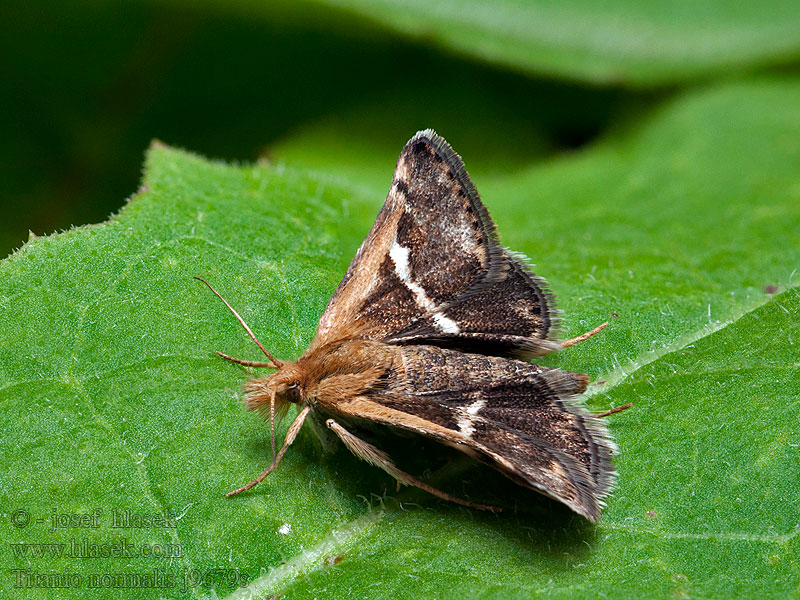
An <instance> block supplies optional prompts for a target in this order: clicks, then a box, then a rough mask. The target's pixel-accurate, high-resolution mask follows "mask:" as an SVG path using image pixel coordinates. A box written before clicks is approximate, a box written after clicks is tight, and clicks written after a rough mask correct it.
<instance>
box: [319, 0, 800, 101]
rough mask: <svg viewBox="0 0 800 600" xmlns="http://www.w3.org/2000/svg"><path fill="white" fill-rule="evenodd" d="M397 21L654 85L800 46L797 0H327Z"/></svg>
mask: <svg viewBox="0 0 800 600" xmlns="http://www.w3.org/2000/svg"><path fill="white" fill-rule="evenodd" d="M317 4H320V5H327V6H333V7H339V8H342V9H345V10H348V11H352V12H353V13H355V14H357V15H361V16H364V17H368V18H370V19H373V20H374V21H376V22H379V23H382V24H383V25H385V26H386V27H388V28H391V29H394V30H397V31H401V32H404V33H407V34H410V35H412V36H414V37H416V38H420V39H429V40H433V41H434V42H436V43H438V44H441V45H442V46H445V47H449V48H452V49H454V50H457V51H458V52H460V53H463V54H466V55H469V56H473V57H476V58H479V59H481V60H485V61H489V62H492V63H497V64H502V65H507V66H509V67H511V68H513V69H518V70H521V71H526V72H531V73H539V74H547V75H552V76H557V77H568V78H572V79H577V80H582V81H589V82H595V83H606V84H609V83H610V84H615V85H620V84H621V85H631V86H653V85H663V84H668V83H675V82H682V81H685V80H692V79H697V78H705V77H709V76H714V75H719V74H721V73H728V72H731V71H740V70H743V69H751V68H754V67H759V66H765V65H774V64H780V63H785V62H788V61H790V60H796V59H797V58H798V56H800V12H798V11H797V5H796V4H795V3H794V2H791V1H787V0H770V1H768V2H766V3H764V2H760V3H758V4H753V3H741V4H736V5H733V4H732V3H731V2H726V1H725V0H701V1H697V2H683V3H679V4H678V3H675V2H669V1H666V0H650V1H648V2H636V1H632V0H615V1H613V2H602V3H601V2H591V1H587V0H584V1H581V2H552V1H549V0H535V1H529V2H518V1H514V0H503V1H498V0H493V1H487V0H469V1H464V0H461V1H458V2H454V1H450V2H426V1H424V0H403V1H402V2H400V1H398V0H383V1H378V2H376V1H375V0H318V1H317Z"/></svg>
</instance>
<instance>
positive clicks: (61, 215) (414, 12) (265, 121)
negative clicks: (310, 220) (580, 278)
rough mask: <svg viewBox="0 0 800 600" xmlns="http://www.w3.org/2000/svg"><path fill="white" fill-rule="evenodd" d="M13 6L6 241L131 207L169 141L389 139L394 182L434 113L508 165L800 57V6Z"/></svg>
mask: <svg viewBox="0 0 800 600" xmlns="http://www.w3.org/2000/svg"><path fill="white" fill-rule="evenodd" d="M3 4H4V6H3V8H2V21H1V22H0V48H1V49H2V56H3V59H2V63H3V64H2V75H3V76H2V81H3V84H2V88H3V91H2V92H0V94H1V95H2V110H1V111H0V120H1V121H0V131H1V132H2V135H0V180H1V181H2V189H0V202H1V203H2V204H0V211H1V213H0V214H2V219H0V254H2V255H6V254H7V253H9V252H11V251H12V250H13V249H14V248H17V247H19V246H20V245H21V244H22V243H23V242H24V240H26V239H27V237H28V231H29V230H31V231H32V232H33V233H35V234H38V235H42V234H47V233H51V232H53V231H57V230H62V229H66V228H68V227H70V226H71V225H80V224H85V223H94V222H99V221H102V220H104V219H106V218H107V216H108V215H109V214H110V213H112V212H115V211H117V210H118V209H119V208H120V207H121V206H122V205H123V203H124V202H125V199H126V198H128V197H130V195H131V194H132V193H134V192H135V191H136V188H137V185H138V182H139V177H140V172H141V165H142V161H143V156H144V152H145V150H146V148H147V146H148V144H149V143H150V141H151V140H152V139H154V138H156V139H159V140H162V141H164V142H165V143H167V144H170V145H175V146H179V147H184V148H187V149H190V150H192V151H195V152H198V153H201V154H204V155H206V156H210V157H213V158H219V159H224V160H226V161H231V160H239V161H253V160H257V159H259V158H266V159H268V160H274V161H287V162H289V163H291V164H296V163H298V162H303V163H306V164H304V165H303V166H310V167H312V168H317V167H319V168H326V167H331V168H332V170H335V169H336V165H335V160H334V161H333V163H334V164H325V163H326V161H327V162H330V160H329V159H330V148H331V147H339V148H341V149H342V151H343V152H348V151H349V149H352V148H357V149H360V150H362V151H365V152H369V156H373V155H374V154H375V153H376V152H377V153H385V156H386V157H388V158H387V162H386V166H385V173H384V174H382V178H381V180H380V181H376V184H377V183H380V182H385V186H384V187H388V182H389V178H390V176H391V166H392V164H393V160H394V157H395V156H396V154H397V152H398V151H399V149H400V148H401V147H402V144H403V143H404V142H405V141H406V140H407V139H408V138H409V137H410V136H411V135H412V134H413V133H414V132H415V131H416V130H418V129H421V128H424V127H434V128H436V129H437V130H438V131H439V132H440V133H441V134H442V135H444V136H445V137H446V138H447V139H448V140H449V141H450V142H451V144H453V146H454V147H455V148H456V149H457V150H458V151H459V152H460V153H461V154H462V155H464V156H465V157H467V159H468V160H467V164H468V165H469V166H470V170H471V172H473V175H480V174H483V173H489V174H492V175H495V174H498V175H502V174H503V173H504V172H513V171H514V169H515V168H517V167H519V166H521V165H529V164H531V163H532V162H535V161H536V160H539V159H541V160H547V159H548V157H551V156H553V155H554V154H559V153H563V152H569V151H573V150H575V149H577V148H580V147H582V146H583V145H585V144H589V143H591V142H592V141H593V140H595V139H597V138H598V137H599V136H600V137H602V136H603V135H608V134H609V132H611V134H613V132H614V131H615V130H618V129H620V128H625V127H627V126H628V125H629V124H630V123H631V122H635V119H636V117H637V116H640V115H641V114H642V112H647V111H648V110H651V109H652V108H653V107H655V106H657V105H658V104H659V103H661V102H662V101H664V100H665V99H667V98H669V97H670V96H674V95H675V94H678V93H680V92H681V90H682V89H684V88H685V87H687V86H697V85H704V84H706V83H707V82H708V81H710V80H713V79H715V78H716V79H719V78H730V77H735V76H740V75H741V74H743V73H750V72H752V71H754V70H764V69H773V70H774V69H781V70H783V71H793V70H794V69H795V64H796V62H795V61H796V60H797V57H798V55H799V53H800V17H798V14H797V13H800V11H797V10H796V3H794V2H783V3H782V2H772V3H766V4H759V7H752V8H751V7H747V6H740V5H738V4H734V3H730V2H728V3H726V2H711V1H706V2H701V3H692V4H691V5H686V6H683V7H681V6H679V5H677V4H675V3H661V2H648V3H626V2H621V1H616V2H611V3H604V5H603V6H602V7H599V6H595V5H594V4H593V3H588V2H587V3H585V4H582V3H571V4H569V5H563V4H559V3H548V2H543V1H538V2H532V3H527V4H518V3H514V2H499V3H487V2H476V1H468V2H460V3H448V2H444V3H423V2H403V3H400V2H391V1H384V2H366V1H359V0H340V1H330V2H318V3H311V2H297V3H280V2H278V3H273V2H270V3H263V4H262V3H258V2H252V1H246V0H237V1H235V2H227V3H223V2H212V1H207V2H196V3H192V4H191V5H190V4H188V3H183V2H179V1H173V2H165V1H162V2H155V1H153V2H146V1H132V2H125V3H112V2H100V1H96V2H92V1H88V2H87V1H78V2H70V3H57V2H40V3H31V2H20V1H18V0H10V1H7V2H4V3H3ZM320 136H322V138H324V139H325V143H324V144H322V146H324V147H325V148H324V150H321V151H320V156H314V148H315V147H317V146H318V144H317V142H318V140H319V139H320ZM332 140H333V142H332ZM331 143H333V144H334V146H331ZM299 146H301V147H303V148H304V150H303V151H302V152H299V153H298V152H295V151H294V150H293V149H295V148H297V147H299ZM380 156H381V157H382V156H383V154H380ZM354 162H356V163H357V161H354ZM344 174H345V175H346V174H347V173H346V172H345V173H344Z"/></svg>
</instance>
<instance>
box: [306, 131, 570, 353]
mask: <svg viewBox="0 0 800 600" xmlns="http://www.w3.org/2000/svg"><path fill="white" fill-rule="evenodd" d="M554 313H555V309H554V308H553V303H552V298H551V296H550V295H549V293H548V292H547V290H546V287H545V285H544V283H543V281H542V280H541V279H539V278H537V277H536V276H535V275H533V274H532V273H531V272H530V270H529V268H528V267H527V265H525V264H524V261H523V260H521V259H520V258H519V257H518V256H516V255H514V254H513V253H511V252H509V251H508V250H506V249H505V248H503V247H502V246H500V245H499V243H498V241H497V236H496V234H495V226H494V223H493V222H492V220H491V218H490V217H489V213H488V212H487V210H486V208H485V207H484V206H483V203H482V202H481V200H480V197H479V195H478V192H477V191H476V189H475V186H474V185H473V184H472V182H471V181H470V178H469V175H468V174H467V171H466V169H465V168H464V164H463V163H462V161H461V159H460V157H459V156H458V155H457V154H456V153H455V152H454V151H453V149H452V148H451V147H450V146H449V145H448V144H447V142H446V141H445V140H444V139H443V138H441V137H440V136H438V135H436V134H435V133H434V132H433V131H432V130H425V131H421V132H419V133H417V134H416V135H415V136H414V137H413V138H412V139H411V140H410V141H409V142H408V144H406V146H405V148H403V151H402V152H401V153H400V157H399V158H398V161H397V166H396V168H395V173H394V179H393V181H392V187H391V189H390V190H389V194H388V196H387V198H386V202H385V204H384V206H383V208H382V209H381V211H380V213H379V214H378V217H377V219H376V221H375V224H374V225H373V226H372V229H371V230H370V232H369V234H368V235H367V237H366V239H365V240H364V243H363V244H362V245H361V247H360V248H359V250H358V252H357V253H356V256H355V258H354V259H353V261H352V262H351V264H350V267H349V268H348V270H347V273H346V275H345V277H344V279H343V280H342V282H341V283H340V284H339V287H338V288H337V290H336V293H335V294H334V296H333V298H331V300H330V302H329V304H328V307H327V309H326V310H325V313H324V314H323V315H322V318H321V319H320V322H319V326H318V328H317V339H316V340H315V343H314V345H315V346H321V345H324V344H325V343H327V342H330V341H333V340H337V339H343V338H350V337H355V336H358V337H362V338H365V339H372V340H382V341H387V342H390V343H397V344H404V343H416V344H418V343H425V342H429V343H441V344H443V345H450V346H454V347H459V348H460V347H464V348H473V347H474V348H480V349H481V351H485V352H487V353H496V354H506V353H523V354H529V355H533V354H542V353H544V352H548V351H550V350H553V349H556V348H557V347H558V344H557V343H555V342H552V341H550V340H548V339H547V337H548V333H549V332H550V331H551V328H552V326H553V324H554V321H555V319H554Z"/></svg>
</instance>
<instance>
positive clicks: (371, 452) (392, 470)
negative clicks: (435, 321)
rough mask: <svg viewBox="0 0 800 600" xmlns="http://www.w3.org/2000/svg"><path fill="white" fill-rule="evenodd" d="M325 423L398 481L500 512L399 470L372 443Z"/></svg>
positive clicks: (350, 447)
mask: <svg viewBox="0 0 800 600" xmlns="http://www.w3.org/2000/svg"><path fill="white" fill-rule="evenodd" d="M326 425H327V426H328V427H329V428H330V429H332V430H333V432H334V433H335V434H336V435H338V436H339V439H340V440H342V442H343V443H344V445H345V446H347V449H348V450H350V452H352V453H353V454H355V455H356V456H357V457H358V458H360V459H361V460H363V461H366V462H368V463H369V464H371V465H375V466H376V467H380V468H381V469H383V470H384V471H386V472H387V473H389V475H391V476H392V477H394V478H395V479H397V481H399V482H400V483H403V484H405V485H413V486H414V487H418V488H419V489H421V490H425V491H426V492H428V493H429V494H433V495H434V496H437V497H439V498H441V499H442V500H447V501H449V502H455V503H456V504H462V505H464V506H469V507H471V508H477V509H479V510H488V511H492V512H500V511H501V510H503V509H502V508H500V507H497V506H490V505H488V504H478V503H476V502H470V501H469V500H464V499H463V498H459V497H457V496H453V495H451V494H448V493H447V492H443V491H442V490H439V489H436V488H435V487H432V486H430V485H428V484H427V483H425V482H423V481H420V480H419V479H417V478H416V477H414V476H413V475H409V474H408V473H406V472H405V471H401V470H400V469H398V468H397V466H396V465H395V464H394V463H393V462H392V460H391V459H390V458H389V456H388V455H387V454H386V453H385V452H384V451H383V450H379V449H378V448H376V447H375V446H373V445H372V444H369V443H367V442H365V441H364V440H362V439H361V438H359V437H356V436H355V435H353V434H352V433H350V432H349V431H347V429H345V428H344V427H342V426H341V425H339V424H338V423H337V422H336V421H334V420H333V419H328V421H327V422H326Z"/></svg>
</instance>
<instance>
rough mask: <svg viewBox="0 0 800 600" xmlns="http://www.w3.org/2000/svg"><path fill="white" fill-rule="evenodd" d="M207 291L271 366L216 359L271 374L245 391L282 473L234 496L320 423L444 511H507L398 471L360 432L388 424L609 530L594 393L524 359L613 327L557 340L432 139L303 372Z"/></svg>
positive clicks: (539, 286)
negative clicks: (289, 418)
mask: <svg viewBox="0 0 800 600" xmlns="http://www.w3.org/2000/svg"><path fill="white" fill-rule="evenodd" d="M198 279H199V278H198ZM201 281H203V280H202V279H201ZM203 283H206V285H208V287H209V288H211V290H212V291H213V292H214V293H215V294H216V295H217V296H218V297H219V298H220V299H221V300H222V301H223V302H225V305H226V306H227V307H228V308H229V310H230V311H231V312H232V313H233V314H234V315H235V317H236V318H237V319H238V321H239V322H240V323H241V325H242V326H243V327H244V328H245V330H246V331H247V333H248V334H249V335H250V337H251V338H252V339H253V340H254V341H255V343H256V344H257V345H258V346H259V348H260V349H261V351H262V352H263V353H264V355H265V356H266V357H267V360H266V361H265V362H256V361H248V360H243V359H240V358H234V357H232V356H228V355H227V354H223V353H221V352H217V354H219V355H220V356H222V357H223V358H225V359H227V360H230V361H232V362H234V363H238V364H240V365H244V366H248V367H267V368H271V369H275V372H274V373H272V374H271V375H269V376H267V377H262V378H257V379H253V380H251V381H249V382H247V383H246V384H245V391H246V394H245V398H246V405H247V408H248V409H250V410H255V411H258V412H259V413H261V414H263V415H264V416H265V417H268V418H269V421H270V430H271V434H272V454H273V459H272V462H271V464H270V465H269V468H267V469H266V470H265V471H264V472H263V473H262V474H261V475H259V476H258V477H257V478H256V479H254V480H253V481H251V482H250V483H248V484H247V485H244V486H242V487H240V488H239V489H236V490H234V491H232V492H229V493H228V496H232V495H235V494H238V493H240V492H243V491H245V490H249V489H250V488H252V487H254V486H255V485H257V484H258V483H260V482H261V481H263V480H264V479H265V478H266V477H267V475H269V474H270V473H271V472H272V471H274V470H275V468H276V467H277V466H278V464H279V463H280V461H281V459H282V458H283V456H284V455H285V453H286V450H287V449H288V447H289V446H290V445H291V444H292V442H293V441H294V439H295V438H296V436H297V434H298V432H299V431H300V429H301V427H302V426H303V423H304V422H305V420H306V419H307V418H309V417H311V418H312V419H315V420H317V422H318V423H320V424H322V425H323V426H324V427H327V428H329V429H330V430H331V431H332V432H333V433H334V434H335V436H337V437H338V438H339V439H340V440H341V442H342V443H344V445H345V446H346V447H347V449H348V450H350V451H351V452H352V453H353V454H355V455H356V456H357V457H358V458H360V459H363V460H365V461H366V462H368V463H371V464H373V465H375V466H378V467H380V468H382V469H384V470H385V471H386V472H387V473H389V474H390V475H392V476H393V477H394V478H396V479H397V481H398V482H399V483H402V484H405V485H411V486H416V487H418V488H421V489H423V490H426V491H427V492H430V493H431V494H433V495H435V496H438V497H439V498H443V499H445V500H449V501H452V502H456V503H459V504H462V505H466V506H470V507H474V508H480V509H488V510H498V509H497V508H496V507H492V506H488V505H484V504H478V503H475V502H472V501H470V500H466V499H463V498H459V497H456V496H454V495H452V494H449V493H447V492H445V491H442V490H439V489H437V488H435V487H433V486H431V485H429V484H427V483H425V482H424V481H421V480H420V479H418V478H416V477H414V476H413V475H411V474H409V473H406V472H404V471H402V470H400V469H399V468H398V467H397V466H396V465H395V463H394V461H393V460H392V459H391V458H390V457H389V456H388V455H387V454H386V453H385V452H384V451H382V450H381V449H379V448H378V447H376V446H375V445H373V444H372V443H369V442H367V441H366V440H364V439H362V435H363V434H361V433H360V432H363V431H366V430H368V429H373V428H375V427H376V426H378V427H387V428H389V429H392V430H395V431H406V432H412V433H413V434H418V435H421V436H425V437H427V438H431V439H433V440H435V441H437V442H440V443H442V444H445V445H447V446H451V447H453V448H456V449H458V450H460V451H461V452H464V453H465V454H468V455H469V456H471V457H473V458H475V459H477V460H479V461H481V462H483V463H486V464H488V465H490V466H491V467H494V468H495V469H497V470H498V471H500V472H501V473H503V474H504V475H506V476H507V477H509V478H511V479H512V480H513V481H515V482H516V483H518V484H519V485H522V486H524V487H527V488H531V489H533V490H536V491H538V492H540V493H542V494H544V495H545V496H549V497H550V498H553V499H555V500H557V501H559V502H562V503H564V504H565V505H566V506H568V507H569V508H571V509H572V510H573V511H575V512H576V513H578V514H580V515H583V516H584V517H586V518H587V519H589V520H590V521H596V520H597V519H598V518H599V516H600V509H601V506H602V504H603V498H604V497H605V496H607V494H608V493H609V490H610V488H611V486H612V482H613V479H614V476H615V473H614V470H613V467H612V464H611V460H610V457H611V454H612V452H613V451H614V445H613V443H612V442H611V440H610V438H609V435H608V433H607V430H606V427H605V425H604V423H603V422H602V421H601V420H600V419H599V418H598V417H600V416H605V414H603V415H594V416H593V415H590V414H589V413H588V412H587V411H586V410H585V408H583V407H582V406H581V405H580V404H579V402H578V401H577V395H578V394H580V393H581V392H583V391H584V390H585V389H586V387H587V385H588V382H589V379H588V377H587V376H586V375H584V374H579V373H569V372H566V371H562V370H559V369H551V368H546V367H542V366H538V365H536V364H533V363H531V362H528V361H527V360H526V359H528V358H531V357H535V356H541V355H543V354H546V353H549V352H552V351H555V350H560V349H561V348H563V347H565V346H570V345H572V344H574V343H577V342H579V341H582V340H584V339H586V338H588V337H589V336H591V335H593V334H594V333H596V332H597V331H599V330H600V329H602V328H603V327H604V326H605V325H606V324H603V325H601V326H600V327H598V328H596V329H595V330H593V331H590V332H588V333H586V334H584V335H582V336H579V337H577V338H574V339H572V340H568V341H565V342H559V341H557V340H556V339H555V331H556V328H557V327H556V326H557V324H558V320H559V319H558V317H557V314H558V313H557V311H556V309H555V306H554V301H553V295H552V294H551V293H550V292H549V290H548V288H547V285H546V284H545V281H544V280H543V279H541V278H540V277H537V276H536V275H535V274H534V273H533V272H532V271H531V269H530V268H529V266H528V265H527V263H526V261H525V259H524V257H523V256H521V255H519V254H516V253H514V252H511V251H510V250H508V249H506V248H504V247H503V246H501V245H500V243H499V241H498V237H497V233H496V231H495V224H494V222H493V221H492V219H491V218H490V216H489V213H488V212H487V210H486V208H485V207H484V205H483V203H482V202H481V199H480V197H479V195H478V192H477V190H476V189H475V186H474V185H473V184H472V182H471V181H470V178H469V175H468V174H467V171H466V169H465V168H464V164H463V162H462V161H461V158H460V157H459V156H458V155H457V154H456V153H455V152H454V151H453V149H452V148H451V147H450V145H449V144H448V143H447V142H446V141H445V140H444V139H443V138H442V137H440V136H438V135H437V134H436V133H435V132H434V131H433V130H431V129H427V130H425V131H420V132H419V133H417V134H416V135H415V136H414V137H413V138H411V140H410V141H409V142H408V143H407V144H406V146H405V147H404V148H403V150H402V152H401V153H400V157H399V159H398V161H397V165H396V168H395V172H394V177H393V181H392V186H391V189H390V190H389V194H388V196H387V198H386V202H385V204H384V205H383V208H382V209H381V210H380V212H379V213H378V216H377V219H376V220H375V223H374V225H373V226H372V229H371V230H370V231H369V234H368V235H367V237H366V239H365V240H364V242H363V243H362V245H361V247H360V248H359V250H358V252H357V253H356V255H355V258H354V259H353V261H352V262H351V263H350V266H349V268H348V269H347V273H346V274H345V276H344V279H343V280H342V282H341V283H340V284H339V286H338V288H337V289H336V292H335V293H334V295H333V297H332V298H331V300H330V302H329V303H328V306H327V308H326V309H325V312H324V314H323V315H322V318H321V319H320V321H319V325H318V327H317V332H316V337H315V338H314V340H313V342H312V343H311V345H310V346H309V348H308V350H306V352H305V353H304V354H303V355H302V356H301V357H300V358H299V359H298V360H296V361H295V362H290V361H286V360H280V359H277V358H275V357H274V356H273V355H272V354H270V352H269V351H268V350H267V349H266V348H265V347H264V345H263V344H262V343H261V342H260V341H258V339H257V338H256V336H255V335H254V334H253V332H252V331H251V330H250V328H249V327H248V326H247V324H246V323H245V322H244V320H243V319H242V318H241V317H240V316H239V314H238V313H237V312H236V311H235V310H234V309H233V308H232V307H231V306H230V304H228V302H226V301H225V299H224V298H222V296H221V295H220V294H219V293H218V292H217V291H216V290H214V288H213V287H211V285H210V284H208V283H207V282H205V281H203ZM292 404H296V405H297V406H298V407H299V412H298V414H297V416H296V417H295V419H294V421H293V422H292V423H291V425H290V427H289V429H288V432H287V434H286V438H285V441H284V443H283V446H282V447H281V448H280V450H279V451H278V452H277V453H276V452H275V424H276V422H279V421H280V420H281V418H282V417H283V416H284V415H285V414H286V412H287V409H288V408H289V407H290V406H291V405H292ZM609 412H612V411H609ZM614 412H615V411H614Z"/></svg>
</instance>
